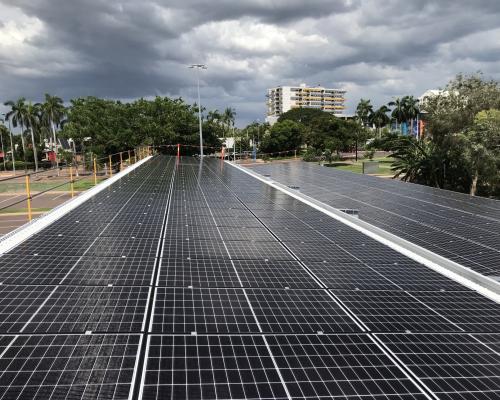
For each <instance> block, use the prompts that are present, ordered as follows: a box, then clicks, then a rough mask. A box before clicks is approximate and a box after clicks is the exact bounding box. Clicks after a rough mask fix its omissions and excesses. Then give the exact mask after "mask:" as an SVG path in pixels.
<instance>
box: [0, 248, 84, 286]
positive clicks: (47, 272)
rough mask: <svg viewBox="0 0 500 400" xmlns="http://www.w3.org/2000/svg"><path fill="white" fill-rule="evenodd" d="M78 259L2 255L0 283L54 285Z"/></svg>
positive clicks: (0, 259) (0, 260) (0, 258)
mask: <svg viewBox="0 0 500 400" xmlns="http://www.w3.org/2000/svg"><path fill="white" fill-rule="evenodd" d="M77 261H78V257H64V256H56V257H52V256H42V255H38V256H32V255H22V256H20V255H18V254H4V255H2V256H1V257H0V282H1V283H2V284H16V285H56V284H58V283H59V282H60V281H61V279H62V278H64V277H65V276H66V274H67V273H68V272H69V271H70V269H71V268H72V267H73V266H74V265H75V263H76V262H77Z"/></svg>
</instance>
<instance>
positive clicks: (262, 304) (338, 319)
mask: <svg viewBox="0 0 500 400" xmlns="http://www.w3.org/2000/svg"><path fill="white" fill-rule="evenodd" d="M246 293H247V294H248V298H249V300H250V304H251V305H252V308H253V310H254V312H255V315H256V317H257V320H258V321H259V323H260V326H261V328H262V331H263V332H266V333H292V332H293V333H296V334H299V333H317V332H357V331H360V328H359V327H358V326H357V325H356V324H355V322H354V321H353V320H352V318H351V317H349V316H348V315H347V314H346V313H345V311H343V310H342V308H341V307H340V306H339V305H338V304H337V303H336V302H335V300H333V299H332V298H331V297H330V296H329V294H328V292H327V291H326V290H321V289H320V290H317V289H314V290H312V289H290V290H286V289H246Z"/></svg>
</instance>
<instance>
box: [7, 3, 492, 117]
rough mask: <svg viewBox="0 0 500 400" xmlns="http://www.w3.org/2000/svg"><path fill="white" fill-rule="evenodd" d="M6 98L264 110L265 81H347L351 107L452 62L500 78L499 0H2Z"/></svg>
mask: <svg viewBox="0 0 500 400" xmlns="http://www.w3.org/2000/svg"><path fill="white" fill-rule="evenodd" d="M0 4H1V5H2V7H1V10H2V12H1V13H0V99H1V101H2V103H3V102H4V101H5V100H6V99H11V98H16V97H19V96H25V97H27V98H30V99H32V100H34V101H38V100H40V99H41V98H42V96H43V93H44V92H50V93H52V94H58V95H59V96H62V97H63V98H65V99H69V98H71V97H77V96H86V95H95V96H102V97H108V98H120V99H133V98H136V97H141V96H143V97H148V96H154V95H156V94H161V95H169V96H182V97H183V98H185V99H186V100H188V101H193V100H194V99H195V95H196V92H195V76H194V74H193V71H192V70H189V69H187V68H186V65H187V64H190V63H193V62H203V63H206V64H207V65H208V70H207V71H204V72H203V76H202V102H203V103H204V105H206V106H207V107H209V108H219V109H223V108H225V107H228V106H231V107H234V108H236V111H237V117H238V125H240V126H242V125H244V124H246V123H247V122H250V121H252V120H256V119H260V120H263V119H264V117H265V97H264V96H265V92H266V88H267V87H271V86H277V85H285V84H299V83H301V82H306V83H308V84H312V85H316V84H322V85H324V86H332V87H343V88H345V89H346V90H347V98H348V110H347V111H348V112H352V111H353V110H354V108H355V105H356V103H357V102H358V100H359V99H360V98H361V97H367V98H371V99H372V102H373V103H375V105H379V104H382V103H385V102H387V101H390V100H391V99H392V97H393V96H399V95H405V94H413V95H416V96H419V95H420V94H421V93H422V92H424V91H425V90H427V89H431V88H438V87H442V86H444V85H445V84H446V82H447V81H448V80H449V79H451V78H452V77H453V76H454V75H455V74H456V73H459V72H463V73H472V72H476V71H478V70H481V71H482V72H483V73H484V74H485V75H486V76H488V77H493V78H496V79H500V1H498V0H484V1H483V0H476V1H464V0H453V1H452V0H434V1H427V0H420V1H413V0H412V1H408V0H385V1H370V0H366V1H365V0H308V1H304V0H274V1H273V0H253V1H251V0H219V1H218V0H212V1H207V0H205V1H202V0H182V1H180V0H179V1H178V0H171V1H162V0H141V1H137V0H123V1H112V0H86V1H81V0H0Z"/></svg>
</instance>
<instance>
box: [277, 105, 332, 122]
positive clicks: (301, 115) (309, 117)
mask: <svg viewBox="0 0 500 400" xmlns="http://www.w3.org/2000/svg"><path fill="white" fill-rule="evenodd" d="M325 115H331V114H330V113H327V112H326V111H321V110H319V109H316V108H305V107H299V108H292V109H291V110H289V111H287V112H286V113H283V114H281V115H280V117H279V118H278V122H283V121H285V120H288V121H295V122H299V123H301V124H302V125H304V126H310V125H311V123H312V122H313V120H315V119H316V118H321V117H324V116H325Z"/></svg>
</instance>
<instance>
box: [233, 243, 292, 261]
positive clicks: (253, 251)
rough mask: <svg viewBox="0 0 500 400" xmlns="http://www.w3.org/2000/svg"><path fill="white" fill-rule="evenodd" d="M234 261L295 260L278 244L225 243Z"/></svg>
mask: <svg viewBox="0 0 500 400" xmlns="http://www.w3.org/2000/svg"><path fill="white" fill-rule="evenodd" d="M225 245H226V246H227V249H228V251H229V254H230V255H231V259H233V260H264V261H265V260H275V261H287V260H294V258H293V256H292V255H290V253H289V252H288V251H286V250H285V249H284V248H283V246H281V244H279V243H278V242H256V241H240V240H238V241H227V242H225Z"/></svg>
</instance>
